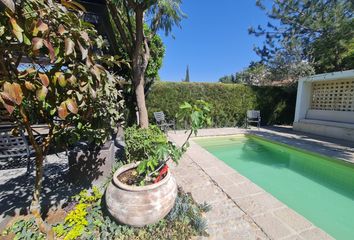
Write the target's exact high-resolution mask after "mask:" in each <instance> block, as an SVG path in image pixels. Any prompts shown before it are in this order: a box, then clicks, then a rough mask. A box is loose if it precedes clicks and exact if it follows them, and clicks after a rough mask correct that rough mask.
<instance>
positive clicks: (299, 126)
mask: <svg viewBox="0 0 354 240" xmlns="http://www.w3.org/2000/svg"><path fill="white" fill-rule="evenodd" d="M293 128H294V130H297V131H301V132H308V133H313V134H318V135H322V136H327V137H334V138H339V139H345V140H349V141H354V70H349V71H343V72H333V73H326V74H320V75H314V76H309V77H304V78H301V79H300V80H299V85H298V92H297V99H296V110H295V119H294V125H293Z"/></svg>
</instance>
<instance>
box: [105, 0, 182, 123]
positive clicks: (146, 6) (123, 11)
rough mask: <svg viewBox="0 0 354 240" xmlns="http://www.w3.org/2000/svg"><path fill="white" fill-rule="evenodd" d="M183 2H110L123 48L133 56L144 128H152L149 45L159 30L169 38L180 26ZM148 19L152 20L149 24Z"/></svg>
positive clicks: (138, 100)
mask: <svg viewBox="0 0 354 240" xmlns="http://www.w3.org/2000/svg"><path fill="white" fill-rule="evenodd" d="M180 4H181V0H170V1H165V0H152V1H141V0H109V1H108V6H109V10H110V12H111V15H112V19H113V23H114V25H115V27H116V28H117V29H118V32H119V35H120V38H121V39H122V41H123V44H122V47H123V48H124V49H125V52H127V53H129V57H130V60H131V67H132V82H133V88H134V90H135V95H136V103H137V107H138V111H139V120H140V127H142V128H147V127H148V124H149V119H148V113H147V109H146V104H145V92H144V82H145V73H146V69H147V66H148V63H149V59H150V57H151V53H150V48H149V41H151V39H153V37H154V36H155V35H156V33H157V31H158V30H164V31H165V33H166V34H168V33H169V32H171V29H172V27H173V25H177V26H179V23H180V21H181V20H182V18H183V17H184V15H183V13H182V12H181V10H180ZM146 15H148V18H149V20H146V18H145V17H146ZM147 23H150V31H149V33H148V34H146V31H144V25H145V24H147Z"/></svg>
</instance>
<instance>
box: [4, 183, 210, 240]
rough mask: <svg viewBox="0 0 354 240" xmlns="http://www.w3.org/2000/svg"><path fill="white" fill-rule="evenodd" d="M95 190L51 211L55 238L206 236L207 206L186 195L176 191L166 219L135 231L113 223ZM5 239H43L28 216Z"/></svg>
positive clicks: (186, 237)
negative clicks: (174, 199) (205, 215)
mask: <svg viewBox="0 0 354 240" xmlns="http://www.w3.org/2000/svg"><path fill="white" fill-rule="evenodd" d="M101 199H104V198H102V194H101V193H100V191H99V190H98V189H97V188H94V189H93V191H92V193H89V192H88V191H86V190H84V191H82V192H81V193H80V194H79V195H77V196H74V197H73V198H72V201H71V202H70V203H68V204H67V205H66V206H65V207H64V208H63V209H60V210H58V211H55V212H50V213H49V214H48V217H47V218H46V222H47V223H48V224H51V225H52V226H53V230H54V232H55V239H78V238H80V239H124V240H129V239H134V240H136V239H181V240H182V239H183V240H184V239H190V238H191V237H192V236H200V235H206V232H205V230H206V222H205V219H204V218H203V213H204V212H207V211H209V209H210V207H209V205H207V204H201V205H200V204H197V203H196V202H195V201H194V200H193V199H192V197H191V195H190V194H189V193H185V192H183V191H182V190H181V189H179V190H178V197H177V199H176V203H175V206H174V207H173V209H172V210H171V212H170V213H169V214H168V215H167V217H166V218H164V219H162V220H161V221H159V222H158V223H156V224H153V225H148V226H145V227H142V228H134V227H129V226H126V225H121V224H118V223H116V222H115V221H114V220H113V219H111V217H110V216H109V214H108V213H107V211H106V209H105V204H104V202H101ZM1 237H2V238H4V239H14V238H17V239H46V236H45V235H44V234H42V233H40V232H39V231H38V228H37V225H36V223H35V220H34V219H33V218H30V217H28V216H27V217H21V218H18V219H14V220H13V221H12V224H11V225H10V226H9V227H8V228H7V229H6V230H5V231H4V232H3V233H2V235H1Z"/></svg>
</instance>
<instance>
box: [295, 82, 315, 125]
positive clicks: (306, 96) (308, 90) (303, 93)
mask: <svg viewBox="0 0 354 240" xmlns="http://www.w3.org/2000/svg"><path fill="white" fill-rule="evenodd" d="M306 80H307V79H300V80H299V85H298V88H297V97H296V109H295V118H294V122H298V121H299V120H300V119H304V118H306V113H307V110H308V109H309V108H310V104H311V97H312V96H311V95H312V84H311V82H309V81H306Z"/></svg>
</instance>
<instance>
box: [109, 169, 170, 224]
mask: <svg viewBox="0 0 354 240" xmlns="http://www.w3.org/2000/svg"><path fill="white" fill-rule="evenodd" d="M136 166H137V163H133V164H128V165H125V166H123V167H121V168H119V169H118V170H117V171H116V172H115V173H114V175H113V180H112V182H111V183H110V184H109V185H108V188H107V190H106V204H107V208H108V211H109V212H110V213H111V215H112V216H113V217H114V218H115V219H116V220H117V221H118V222H120V223H123V224H127V225H130V226H134V227H143V226H145V225H148V224H154V223H156V222H158V221H159V220H161V219H162V218H164V217H165V216H166V215H167V214H168V213H169V212H170V210H171V209H172V207H173V205H174V203H175V200H176V197H177V184H176V180H175V178H174V177H173V176H172V175H171V174H170V172H169V171H168V172H167V174H166V176H165V178H163V179H162V180H161V181H160V182H158V183H155V184H152V185H148V186H130V185H127V184H124V183H122V182H121V181H119V180H118V178H117V177H118V176H119V175H120V174H122V173H123V172H125V171H127V170H130V169H133V168H135V167H136Z"/></svg>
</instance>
